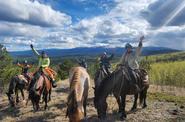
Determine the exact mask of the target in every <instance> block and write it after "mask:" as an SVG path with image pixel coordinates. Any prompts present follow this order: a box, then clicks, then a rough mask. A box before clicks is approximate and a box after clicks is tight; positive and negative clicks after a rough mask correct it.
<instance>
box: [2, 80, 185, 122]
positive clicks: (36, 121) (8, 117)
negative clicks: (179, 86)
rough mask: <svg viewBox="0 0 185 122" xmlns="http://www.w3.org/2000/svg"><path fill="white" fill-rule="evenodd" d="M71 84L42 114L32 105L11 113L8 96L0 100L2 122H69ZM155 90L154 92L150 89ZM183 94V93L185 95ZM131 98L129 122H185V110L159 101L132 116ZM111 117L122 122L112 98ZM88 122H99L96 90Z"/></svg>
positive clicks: (59, 90) (54, 94)
mask: <svg viewBox="0 0 185 122" xmlns="http://www.w3.org/2000/svg"><path fill="white" fill-rule="evenodd" d="M68 86H69V84H68V81H67V80H65V81H61V82H59V84H58V88H56V89H54V90H53V92H52V101H51V102H50V103H49V109H48V110H46V111H44V110H43V106H44V105H43V104H41V107H42V108H41V110H40V111H38V112H33V108H32V106H31V103H30V102H29V104H28V106H27V107H25V106H23V105H22V104H21V103H20V104H19V105H17V107H16V108H14V109H12V108H10V107H9V106H8V100H7V98H6V97H5V96H3V97H2V98H1V99H0V121H2V122H9V121H12V122H14V121H17V122H45V121H49V122H67V121H68V118H66V117H65V114H66V100H67V95H68V91H69V88H68ZM151 90H152V89H151ZM183 92H184V91H183ZM131 98H132V97H128V100H127V107H126V110H127V111H128V116H127V121H131V122H132V121H133V122H141V121H144V122H151V121H152V122H155V121H156V122H159V121H162V122H163V121H164V122H165V121H168V122H169V121H171V122H176V121H182V122H183V121H185V108H183V107H182V106H181V107H182V108H180V106H179V105H177V104H175V103H173V102H164V101H157V100H149V101H148V108H146V109H141V108H140V107H138V110H137V111H136V112H133V113H130V112H129V109H130V108H131V106H132V100H131ZM107 101H108V105H109V107H108V116H107V121H110V122H114V121H118V122H119V115H118V114H117V110H118V106H117V104H116V100H115V99H114V98H113V97H111V96H110V97H109V98H108V100H107ZM87 115H88V121H98V119H97V118H96V117H97V113H96V109H95V108H94V105H93V89H90V92H89V99H88V107H87Z"/></svg>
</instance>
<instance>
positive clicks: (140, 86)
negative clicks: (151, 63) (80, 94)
mask: <svg viewBox="0 0 185 122" xmlns="http://www.w3.org/2000/svg"><path fill="white" fill-rule="evenodd" d="M140 72H141V73H140V75H141V76H140V77H139V76H138V75H136V77H135V78H131V79H130V78H129V77H128V76H129V74H128V72H127V70H126V67H124V66H123V67H121V68H118V69H117V70H115V71H114V72H113V73H112V74H111V75H109V76H108V77H106V78H104V79H103V80H102V82H101V83H100V85H99V87H98V88H97V89H96V90H95V97H94V104H95V106H96V109H97V113H98V117H99V118H100V119H105V117H106V109H107V103H106V98H107V97H108V95H109V94H110V93H112V92H113V94H114V96H115V97H116V99H117V103H118V106H119V112H121V117H120V119H122V120H125V119H126V112H125V102H126V100H125V99H126V95H134V96H135V100H134V105H133V107H132V109H136V108H137V99H138V95H140V97H139V98H140V104H143V106H142V107H143V108H145V107H147V104H146V95H147V90H148V88H149V81H148V74H147V72H146V71H145V70H144V69H141V70H140ZM133 80H134V82H135V83H131V82H133Z"/></svg>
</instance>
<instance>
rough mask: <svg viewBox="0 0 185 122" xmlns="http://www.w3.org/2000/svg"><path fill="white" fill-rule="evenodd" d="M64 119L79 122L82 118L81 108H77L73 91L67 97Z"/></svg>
mask: <svg viewBox="0 0 185 122" xmlns="http://www.w3.org/2000/svg"><path fill="white" fill-rule="evenodd" d="M66 117H69V121H70V122H80V121H81V120H82V119H83V118H84V111H83V107H82V106H81V107H80V106H78V103H77V101H76V100H75V93H74V91H72V93H71V94H70V95H69V97H68V103H67V111H66Z"/></svg>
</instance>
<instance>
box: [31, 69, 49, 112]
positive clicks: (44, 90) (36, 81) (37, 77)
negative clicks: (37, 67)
mask: <svg viewBox="0 0 185 122" xmlns="http://www.w3.org/2000/svg"><path fill="white" fill-rule="evenodd" d="M51 90H52V84H51V82H50V79H49V78H48V76H46V75H45V74H44V73H43V72H42V71H38V72H37V73H35V74H34V78H33V79H32V81H31V83H30V87H29V99H30V100H31V102H32V105H33V109H34V110H35V111H37V110H39V108H40V107H39V102H40V98H41V96H42V95H43V97H42V98H43V101H44V102H45V106H44V109H46V108H47V107H48V105H47V103H48V101H50V100H51V98H50V97H51Z"/></svg>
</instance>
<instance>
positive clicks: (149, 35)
mask: <svg viewBox="0 0 185 122" xmlns="http://www.w3.org/2000/svg"><path fill="white" fill-rule="evenodd" d="M156 1H158V0H115V2H116V6H115V7H114V8H113V9H111V10H109V12H108V13H107V14H104V15H101V16H95V17H93V18H89V19H87V18H86V19H83V20H81V21H79V22H78V23H76V24H70V25H68V26H65V27H61V25H63V24H64V23H67V22H68V21H67V20H70V17H69V18H68V16H67V15H66V16H67V17H64V16H63V17H64V18H66V20H64V23H60V22H61V21H59V20H60V19H58V18H55V19H56V20H52V18H47V17H49V16H51V15H47V14H46V13H47V12H45V11H44V12H43V15H41V18H39V17H40V16H38V18H37V19H38V20H40V21H44V22H46V23H47V22H48V23H50V25H52V26H56V27H52V28H51V27H48V28H42V27H38V26H31V25H29V24H31V23H30V22H29V24H23V23H18V24H15V23H8V24H7V23H5V25H3V24H2V23H0V26H1V28H0V34H1V33H3V30H4V32H6V33H8V32H9V33H11V36H14V37H12V38H10V37H6V38H5V39H4V42H5V41H7V40H9V44H10V43H14V45H23V47H24V48H21V50H22V49H29V44H30V43H33V44H35V46H36V48H37V49H43V48H74V47H90V46H109V47H114V46H115V47H116V46H122V47H124V45H125V43H126V42H131V43H133V44H136V41H137V38H138V37H139V36H140V35H142V34H145V35H146V42H145V44H144V45H145V46H165V47H170V48H176V49H185V46H184V44H185V40H184V37H185V33H184V32H185V26H174V27H169V26H165V27H163V28H160V29H158V30H155V29H154V28H152V27H151V25H150V23H149V22H148V21H147V20H146V18H144V17H143V16H142V12H143V11H147V10H148V6H149V5H151V4H152V3H154V2H156ZM27 2H28V1H27ZM0 3H1V2H0ZM30 4H38V5H41V4H40V3H38V2H36V1H35V2H34V3H30ZM43 6H45V7H49V6H46V5H43ZM15 8H16V7H15ZM23 8H24V7H23ZM34 8H35V7H34ZM36 8H37V7H36ZM38 8H39V9H41V8H42V7H38ZM49 8H50V7H49ZM16 9H18V8H16ZM16 9H15V11H16V12H15V13H12V14H13V16H16V17H18V18H24V17H26V14H25V12H23V13H21V12H22V11H19V9H18V10H16ZM50 9H51V8H50ZM0 10H1V8H0ZM31 10H32V9H31ZM31 10H29V11H31ZM46 10H47V9H46ZM33 11H34V12H33V15H34V16H33V17H35V14H36V13H37V12H36V11H38V10H33ZM41 11H42V9H41ZM53 11H54V10H53ZM16 13H20V14H19V15H20V16H19V15H14V14H16ZM27 13H29V12H27ZM41 13H42V12H41ZM51 13H52V12H51ZM54 13H56V11H54ZM60 14H61V13H60ZM52 15H53V16H54V15H55V14H52ZM64 15H65V14H64ZM63 17H62V18H63ZM62 18H61V19H62ZM11 21H12V20H11ZM29 21H31V20H29ZM50 21H52V22H50ZM66 21H67V22H66ZM69 22H70V21H69ZM24 23H26V22H24ZM36 23H37V22H36ZM38 23H39V22H38ZM32 24H33V23H32ZM53 24H54V25H53ZM68 24H69V23H68ZM14 25H15V26H14ZM33 25H34V24H33ZM11 29H12V30H11ZM14 30H17V31H14ZM6 33H4V36H5V35H6ZM1 35H2V34H1ZM7 35H8V34H7ZM15 35H16V36H17V37H16V36H15ZM8 49H11V50H20V48H17V47H15V48H8Z"/></svg>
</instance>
